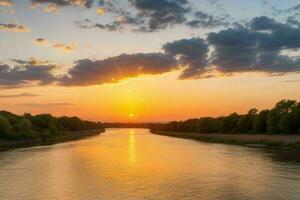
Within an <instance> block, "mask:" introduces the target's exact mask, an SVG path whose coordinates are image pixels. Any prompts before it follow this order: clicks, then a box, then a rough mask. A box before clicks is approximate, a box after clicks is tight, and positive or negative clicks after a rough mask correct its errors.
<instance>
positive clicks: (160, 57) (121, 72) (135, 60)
mask: <svg viewBox="0 0 300 200" xmlns="http://www.w3.org/2000/svg"><path fill="white" fill-rule="evenodd" d="M176 68H177V62H176V60H175V59H174V58H173V57H172V56H169V55H165V54H162V53H148V54H143V53H139V54H122V55H119V56H117V57H111V58H107V59H104V60H98V61H92V60H89V59H85V60H79V61H77V62H76V65H75V66H74V67H73V68H72V69H70V70H69V72H68V74H67V76H65V77H63V78H62V79H61V80H60V84H62V85H66V86H72V85H74V86H76V85H77V86H84V85H97V84H104V83H115V82H118V81H121V80H123V79H126V78H131V77H136V76H139V75H142V74H162V73H165V72H169V71H171V70H174V69H176Z"/></svg>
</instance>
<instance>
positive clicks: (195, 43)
mask: <svg viewBox="0 0 300 200" xmlns="http://www.w3.org/2000/svg"><path fill="white" fill-rule="evenodd" d="M296 22H298V21H296ZM296 22H293V23H291V22H290V21H286V22H278V21H276V20H274V19H272V18H268V17H265V16H261V17H256V18H253V19H252V20H250V21H248V22H247V23H245V24H235V25H234V26H233V27H231V28H225V29H222V30H220V31H217V32H211V33H209V34H208V35H207V38H206V39H202V38H199V37H194V38H189V39H181V40H176V41H173V42H169V43H166V44H164V45H163V46H162V51H161V52H153V53H136V54H121V55H118V56H115V57H110V58H106V59H101V60H91V59H82V60H78V61H76V62H75V63H74V66H73V67H71V68H70V69H69V70H68V71H67V72H65V73H64V74H60V75H56V76H54V75H53V74H52V70H53V69H54V68H55V65H53V64H51V63H50V62H48V61H43V60H41V59H37V58H31V59H29V60H27V61H23V60H16V59H14V60H13V61H14V62H15V63H16V65H15V66H13V67H10V66H9V65H5V64H3V65H1V66H0V86H2V87H4V86H5V87H13V86H23V85H25V86H26V85H28V84H32V83H36V84H39V85H43V84H44V85H46V84H54V83H55V84H57V85H61V86H89V85H100V84H105V83H116V82H119V81H122V80H124V79H127V78H132V77H138V76H140V75H144V74H145V75H155V74H163V73H167V72H170V71H174V70H180V72H181V73H180V75H179V77H178V78H179V79H201V78H208V77H212V76H216V75H219V74H221V75H228V76H229V75H233V74H236V73H245V72H259V73H264V74H267V75H284V74H287V73H297V72H300V57H299V56H298V55H299V51H300V26H299V25H297V23H296ZM35 42H36V43H37V44H43V45H44V44H46V45H49V46H52V47H53V46H54V45H55V43H54V44H51V43H50V42H48V41H47V40H46V39H43V38H39V39H37V40H36V41H35ZM58 46H59V45H58ZM58 46H57V47H56V48H63V49H64V48H66V46H65V45H61V46H59V47H58Z"/></svg>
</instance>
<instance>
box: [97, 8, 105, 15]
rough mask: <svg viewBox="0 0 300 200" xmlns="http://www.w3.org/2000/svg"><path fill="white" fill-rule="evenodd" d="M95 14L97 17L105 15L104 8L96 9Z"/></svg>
mask: <svg viewBox="0 0 300 200" xmlns="http://www.w3.org/2000/svg"><path fill="white" fill-rule="evenodd" d="M96 13H97V15H100V16H102V15H104V14H105V13H106V10H105V8H96Z"/></svg>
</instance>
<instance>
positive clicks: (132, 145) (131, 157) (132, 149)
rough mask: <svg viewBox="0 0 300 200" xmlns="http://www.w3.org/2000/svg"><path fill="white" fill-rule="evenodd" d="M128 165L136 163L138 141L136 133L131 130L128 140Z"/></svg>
mask: <svg viewBox="0 0 300 200" xmlns="http://www.w3.org/2000/svg"><path fill="white" fill-rule="evenodd" d="M128 163H129V164H130V165H134V164H135V163H136V141H135V132H134V131H133V130H130V133H129V139H128Z"/></svg>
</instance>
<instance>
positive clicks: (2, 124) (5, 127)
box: [0, 115, 12, 139]
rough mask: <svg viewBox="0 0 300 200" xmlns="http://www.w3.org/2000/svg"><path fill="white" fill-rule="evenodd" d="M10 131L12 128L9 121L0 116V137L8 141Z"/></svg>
mask: <svg viewBox="0 0 300 200" xmlns="http://www.w3.org/2000/svg"><path fill="white" fill-rule="evenodd" d="M11 131H12V126H11V125H10V123H9V121H8V120H7V119H6V118H5V117H4V116H2V115H0V137H1V138H5V139H8V138H10V133H11Z"/></svg>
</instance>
